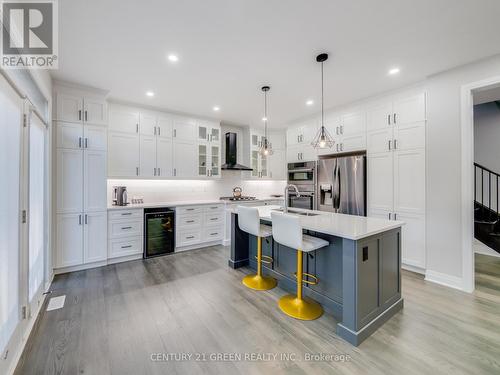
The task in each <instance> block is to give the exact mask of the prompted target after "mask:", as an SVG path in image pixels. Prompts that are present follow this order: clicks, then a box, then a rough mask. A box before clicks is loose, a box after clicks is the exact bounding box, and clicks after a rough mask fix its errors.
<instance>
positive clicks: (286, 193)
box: [283, 184, 300, 213]
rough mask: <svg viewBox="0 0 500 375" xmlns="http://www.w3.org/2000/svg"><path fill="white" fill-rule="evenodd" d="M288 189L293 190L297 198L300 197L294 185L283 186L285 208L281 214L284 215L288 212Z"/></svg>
mask: <svg viewBox="0 0 500 375" xmlns="http://www.w3.org/2000/svg"><path fill="white" fill-rule="evenodd" d="M290 189H293V190H295V194H297V198H298V197H300V193H299V188H298V187H297V186H296V185H293V184H288V185H286V186H285V206H284V208H283V212H285V213H286V212H288V193H289V190H290Z"/></svg>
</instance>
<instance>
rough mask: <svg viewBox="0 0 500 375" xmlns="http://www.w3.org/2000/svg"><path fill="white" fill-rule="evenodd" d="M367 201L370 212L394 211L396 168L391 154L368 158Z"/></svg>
mask: <svg viewBox="0 0 500 375" xmlns="http://www.w3.org/2000/svg"><path fill="white" fill-rule="evenodd" d="M366 169H367V189H368V192H367V200H368V202H367V203H368V207H369V210H373V209H377V210H380V209H382V210H386V211H389V212H392V211H393V207H394V198H393V197H394V166H393V156H392V153H390V152H384V153H378V154H374V155H368V157H367V168H366Z"/></svg>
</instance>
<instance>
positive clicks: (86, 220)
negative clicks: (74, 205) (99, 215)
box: [85, 214, 89, 224]
mask: <svg viewBox="0 0 500 375" xmlns="http://www.w3.org/2000/svg"><path fill="white" fill-rule="evenodd" d="M88 217H89V215H87V214H85V224H88V223H89V220H88Z"/></svg>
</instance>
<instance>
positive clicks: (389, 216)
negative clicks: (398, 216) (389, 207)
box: [389, 212, 391, 220]
mask: <svg viewBox="0 0 500 375" xmlns="http://www.w3.org/2000/svg"><path fill="white" fill-rule="evenodd" d="M389 220H391V213H390V212H389Z"/></svg>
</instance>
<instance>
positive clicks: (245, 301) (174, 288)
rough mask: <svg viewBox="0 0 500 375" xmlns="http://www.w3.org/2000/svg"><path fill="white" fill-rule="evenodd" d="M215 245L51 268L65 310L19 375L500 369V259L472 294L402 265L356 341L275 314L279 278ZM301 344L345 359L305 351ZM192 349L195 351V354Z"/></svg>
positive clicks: (486, 265) (40, 329) (484, 271)
mask: <svg viewBox="0 0 500 375" xmlns="http://www.w3.org/2000/svg"><path fill="white" fill-rule="evenodd" d="M227 258H228V248H224V247H213V248H207V249H203V250H196V251H191V252H186V253H184V254H176V255H174V256H167V257H162V258H156V259H151V260H147V261H133V262H128V263H122V264H118V265H112V266H107V267H102V268H97V269H93V270H88V271H81V272H75V273H71V274H66V275H61V276H58V277H56V279H55V280H54V283H53V286H52V290H53V293H52V296H57V295H61V294H66V296H67V298H66V305H65V306H64V308H63V309H60V310H56V311H51V312H45V313H44V315H43V316H42V317H41V319H40V321H39V324H38V325H37V328H36V331H35V332H34V333H33V335H32V337H31V338H30V340H29V342H28V345H27V347H26V350H25V352H24V354H23V356H22V359H21V362H20V364H19V366H18V369H17V371H16V374H71V375H74V374H96V375H105V374H119V375H123V374H133V375H138V374H189V375H191V374H239V373H241V374H280V373H286V374H308V375H311V374H333V373H335V374H405V375H409V374H433V375H435V374H499V373H500V354H499V353H500V258H496V259H493V260H492V259H491V258H490V257H486V256H477V257H476V260H477V261H476V268H477V291H476V292H475V293H474V294H473V295H468V294H465V293H461V292H459V291H456V290H453V289H449V288H445V287H441V286H438V285H435V284H432V283H428V282H425V281H424V280H423V278H422V277H421V276H420V275H416V274H412V273H409V272H405V273H404V277H403V295H404V298H405V307H404V309H403V311H402V312H400V313H398V314H397V315H396V316H394V317H393V318H392V319H391V320H390V321H388V322H387V323H386V324H385V325H384V326H383V327H382V328H381V329H379V330H378V331H377V332H376V333H375V334H374V335H373V336H371V337H370V338H369V339H368V340H366V341H365V342H364V343H363V344H361V346H360V347H358V348H355V347H352V346H351V345H349V344H347V343H346V342H344V341H342V340H341V339H340V338H338V337H337V336H336V335H335V329H334V327H335V321H334V319H333V318H332V317H331V316H328V315H324V316H323V317H321V318H320V319H318V320H316V321H312V322H302V321H297V320H294V319H292V318H288V317H286V316H284V315H283V314H282V313H280V311H279V309H278V307H277V300H278V298H279V297H280V296H281V295H282V294H283V292H282V291H280V290H279V289H275V290H273V291H270V292H255V291H251V290H248V289H246V288H245V287H243V285H242V284H241V282H240V279H241V277H242V276H243V273H244V272H248V270H243V271H242V270H232V269H230V268H228V267H227ZM152 353H187V354H189V353H206V355H207V359H210V357H208V356H209V355H210V353H240V354H242V355H244V353H277V354H279V353H294V354H295V356H296V357H295V358H296V360H295V361H286V360H283V361H281V360H271V361H248V360H246V361H245V360H242V361H234V362H223V361H210V360H207V361H205V362H203V361H202V362H199V361H195V360H194V357H193V358H192V360H190V361H164V362H153V361H151V354H152ZM306 353H314V354H321V353H324V354H345V355H348V356H350V360H349V361H344V362H339V361H337V362H335V361H331V360H325V361H317V362H310V361H305V360H304V356H305V354H306ZM193 355H194V354H193Z"/></svg>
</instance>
